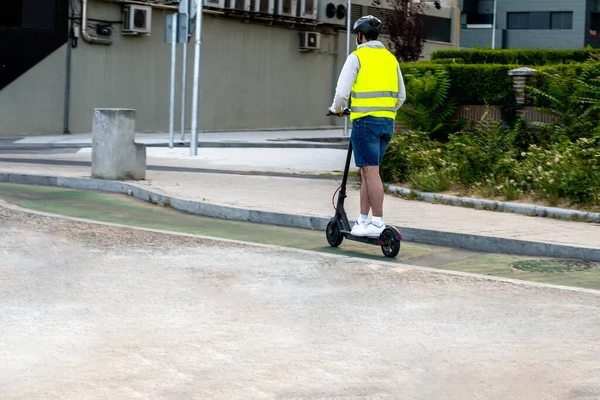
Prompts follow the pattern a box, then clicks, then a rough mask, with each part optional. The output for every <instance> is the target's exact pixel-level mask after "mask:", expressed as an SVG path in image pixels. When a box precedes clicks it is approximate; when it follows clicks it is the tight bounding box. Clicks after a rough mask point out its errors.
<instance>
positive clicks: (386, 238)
mask: <svg viewBox="0 0 600 400" xmlns="http://www.w3.org/2000/svg"><path fill="white" fill-rule="evenodd" d="M400 237H401V236H400V231H398V229H396V228H394V227H393V226H390V227H386V228H385V229H384V230H383V232H381V236H380V239H381V240H382V241H383V242H384V243H385V244H382V245H381V251H382V252H383V255H384V256H386V257H389V258H394V257H396V256H397V255H398V253H399V252H400Z"/></svg>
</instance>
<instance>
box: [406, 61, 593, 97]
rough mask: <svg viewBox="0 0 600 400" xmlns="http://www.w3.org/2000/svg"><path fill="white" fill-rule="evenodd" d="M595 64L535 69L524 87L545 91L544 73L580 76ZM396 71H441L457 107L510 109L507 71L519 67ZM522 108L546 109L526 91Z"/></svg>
mask: <svg viewBox="0 0 600 400" xmlns="http://www.w3.org/2000/svg"><path fill="white" fill-rule="evenodd" d="M588 64H593V65H598V66H599V67H600V62H597V63H596V62H594V63H587V64H583V63H581V64H556V65H544V66H539V67H535V69H536V70H537V71H538V72H537V73H536V74H534V75H533V76H532V77H531V78H529V79H528V81H527V85H528V86H532V87H536V88H538V89H540V90H543V91H547V89H548V78H547V77H546V76H545V74H544V73H554V74H559V75H564V76H570V77H572V76H573V75H580V74H581V72H582V70H583V68H584V66H585V65H588ZM400 68H401V70H402V73H403V74H417V75H420V74H423V73H425V72H426V71H434V70H436V69H445V70H447V71H448V74H449V76H450V80H451V85H452V87H451V89H450V96H451V98H453V99H455V100H456V102H457V104H459V105H490V106H501V107H504V108H512V107H514V101H515V100H514V92H513V87H512V79H511V78H510V77H509V76H508V71H510V70H511V69H515V68H519V66H518V65H502V64H459V63H457V64H452V63H446V62H444V63H440V64H438V63H434V62H431V61H417V62H412V63H402V64H400ZM526 105H528V106H547V105H548V102H547V101H545V100H544V99H540V98H536V97H535V96H532V95H530V94H529V93H528V91H527V90H526Z"/></svg>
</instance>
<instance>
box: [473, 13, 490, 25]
mask: <svg viewBox="0 0 600 400" xmlns="http://www.w3.org/2000/svg"><path fill="white" fill-rule="evenodd" d="M493 23H494V16H493V15H492V14H475V13H469V14H467V25H490V28H491V25H492V24H493Z"/></svg>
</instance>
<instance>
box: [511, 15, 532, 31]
mask: <svg viewBox="0 0 600 400" xmlns="http://www.w3.org/2000/svg"><path fill="white" fill-rule="evenodd" d="M506 28H507V29H529V13H526V12H510V13H507V14H506Z"/></svg>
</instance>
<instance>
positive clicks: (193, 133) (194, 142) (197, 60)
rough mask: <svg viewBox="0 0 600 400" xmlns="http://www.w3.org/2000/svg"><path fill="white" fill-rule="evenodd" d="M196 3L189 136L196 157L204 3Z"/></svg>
mask: <svg viewBox="0 0 600 400" xmlns="http://www.w3.org/2000/svg"><path fill="white" fill-rule="evenodd" d="M195 1H196V10H197V11H196V21H197V24H196V43H195V46H194V88H193V93H192V131H191V134H190V155H191V156H196V155H198V132H197V129H198V85H199V83H200V44H201V36H200V31H201V30H202V9H203V6H204V4H203V3H204V1H199V0H195Z"/></svg>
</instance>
